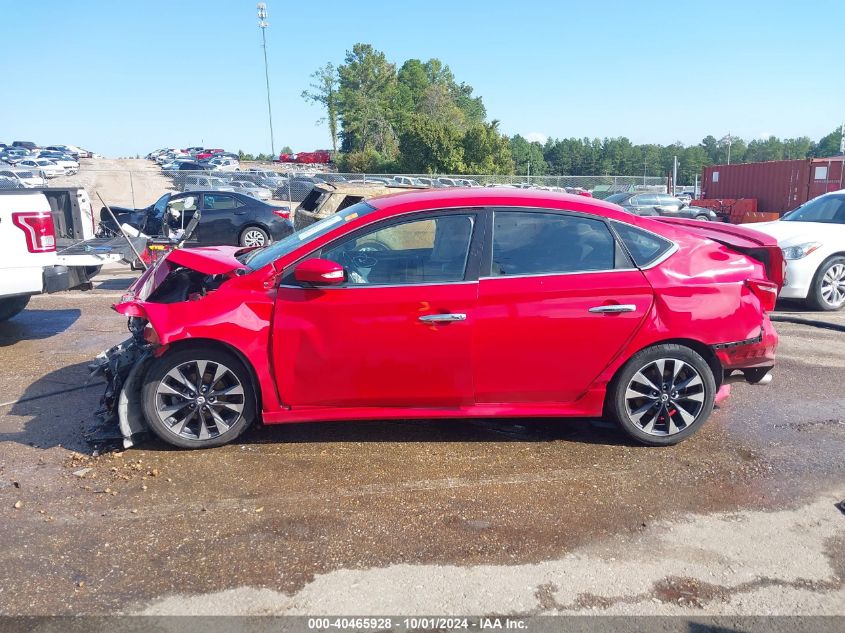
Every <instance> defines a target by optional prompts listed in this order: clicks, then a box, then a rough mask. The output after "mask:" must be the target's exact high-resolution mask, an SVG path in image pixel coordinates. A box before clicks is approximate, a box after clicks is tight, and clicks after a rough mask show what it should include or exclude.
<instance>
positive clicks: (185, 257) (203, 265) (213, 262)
mask: <svg viewBox="0 0 845 633" xmlns="http://www.w3.org/2000/svg"><path fill="white" fill-rule="evenodd" d="M249 250H252V249H249V248H243V247H241V246H205V247H199V248H180V249H176V250H175V251H171V252H170V253H169V254H168V255H167V257H166V258H165V260H166V261H169V262H170V263H171V264H175V265H177V266H184V267H185V268H190V269H191V270H196V271H197V272H199V273H203V274H206V275H223V274H225V273H228V272H232V271H233V270H239V269H244V270H249V269H248V268H247V267H246V266H245V265H244V264H242V263H241V262H239V261H238V259H237V257H236V256H237V255H239V254H241V253H246V252H247V251H249Z"/></svg>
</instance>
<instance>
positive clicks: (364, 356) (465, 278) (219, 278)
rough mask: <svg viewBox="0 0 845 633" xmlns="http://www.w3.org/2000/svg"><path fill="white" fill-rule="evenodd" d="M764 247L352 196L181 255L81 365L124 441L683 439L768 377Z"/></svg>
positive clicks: (778, 272)
mask: <svg viewBox="0 0 845 633" xmlns="http://www.w3.org/2000/svg"><path fill="white" fill-rule="evenodd" d="M783 269H784V266H783V259H782V255H781V251H780V249H779V248H778V246H777V244H776V243H775V241H774V240H773V239H772V238H770V237H768V236H765V235H763V234H760V233H757V232H755V231H753V230H750V229H746V228H743V227H737V226H733V225H724V224H714V223H702V222H696V221H691V220H683V219H671V218H643V217H638V216H633V215H631V214H629V213H626V212H624V211H623V210H622V209H620V208H619V207H618V206H616V205H613V204H609V203H606V202H602V201H598V200H593V199H589V198H585V197H583V196H574V195H568V194H557V193H550V192H540V191H530V190H526V191H523V190H515V189H493V188H491V189H480V188H473V189H439V190H428V191H415V192H408V193H404V194H397V195H393V196H387V197H384V198H377V199H373V200H370V201H366V202H364V201H362V202H358V203H357V204H353V205H351V206H349V207H346V208H345V209H342V210H340V211H338V212H337V213H334V214H332V215H330V216H328V217H326V218H324V219H322V220H320V221H318V222H316V223H315V224H312V225H311V226H309V227H308V228H307V229H304V230H302V231H299V232H297V233H294V234H293V235H290V236H288V237H287V238H285V239H282V240H280V241H278V242H276V243H275V244H272V245H269V246H266V247H263V248H242V247H237V246H221V247H215V248H210V247H209V248H189V249H180V250H174V251H172V252H170V253H168V254H166V256H164V257H162V258H161V259H160V260H158V261H157V262H156V263H155V264H154V265H153V266H152V267H151V268H150V269H148V270H147V271H145V272H144V273H143V274H142V275H141V277H139V279H138V280H137V281H136V282H135V283H134V284H133V286H131V288H130V289H129V290H128V292H127V293H126V295H125V296H123V298H122V299H121V301H120V302H119V303H117V304H116V305H115V306H114V309H115V310H116V311H117V312H118V313H119V314H121V315H123V316H125V317H128V320H129V329H130V332H131V337H130V338H129V339H128V340H127V341H125V342H123V343H121V344H120V345H118V346H116V347H114V348H112V349H110V350H107V351H106V352H104V353H103V354H101V355H100V356H99V357H98V359H97V360H96V362H95V363H94V364H93V366H92V369H93V370H94V373H96V374H101V375H103V376H104V377H105V378H106V380H107V388H106V392H105V394H104V397H103V400H102V410H101V416H102V420H103V423H104V425H105V426H106V427H108V426H109V425H112V426H113V428H119V429H120V433H119V436H120V437H122V438H123V442H124V445H126V446H129V445H131V444H132V443H133V442H134V441H136V440H137V438H138V437H139V436H140V435H142V434H144V433H147V432H150V431H152V432H153V433H155V435H157V436H158V437H160V438H161V439H163V440H164V441H166V442H168V443H170V444H173V445H175V446H179V447H184V448H205V447H212V446H219V445H222V444H225V443H227V442H231V441H233V440H234V439H236V438H237V437H238V436H240V435H241V433H243V432H244V431H245V430H246V429H247V428H248V427H249V426H250V425H251V424H253V423H255V422H262V423H264V424H281V423H287V422H308V421H321V420H362V419H366V420H373V419H386V420H389V419H435V418H466V417H473V418H479V417H481V418H492V417H509V418H513V417H524V418H531V417H546V418H549V417H554V418H571V417H577V418H589V417H601V416H605V417H608V418H610V419H612V420H614V421H616V422H617V423H618V424H619V426H620V427H621V428H622V429H623V430H624V431H625V432H626V433H627V434H628V435H629V436H630V437H631V438H633V439H634V440H636V441H638V442H640V443H643V444H646V445H653V446H661V445H670V444H675V443H677V442H679V441H682V440H684V439H686V438H688V437H689V436H690V435H692V434H693V433H695V432H696V431H697V430H698V429H699V428H701V426H702V425H703V423H704V422H705V420H706V419H707V418H708V417H709V415H710V413H711V411H712V409H713V407H714V405H715V404H716V403H718V402H720V401H721V400H722V399H724V398H725V397H727V396H728V395H729V391H730V385H731V383H734V382H737V381H742V382H746V383H751V384H767V383H768V382H770V380H771V370H772V368H773V366H774V361H775V348H776V346H777V335H776V333H775V331H774V329H773V327H772V324H771V322H770V320H769V317H768V315H767V314H768V312H769V311H771V310H772V309H773V308H774V303H775V298H776V296H777V293H778V290H779V289H780V287H781V285H782V283H783Z"/></svg>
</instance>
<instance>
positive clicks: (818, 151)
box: [808, 128, 842, 158]
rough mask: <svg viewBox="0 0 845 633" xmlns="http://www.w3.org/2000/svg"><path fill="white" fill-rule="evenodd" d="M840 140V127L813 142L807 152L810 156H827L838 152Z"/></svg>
mask: <svg viewBox="0 0 845 633" xmlns="http://www.w3.org/2000/svg"><path fill="white" fill-rule="evenodd" d="M841 142H842V128H837V129H835V130H833V132H831V133H830V134H828V135H827V136H823V137H822V138H821V139H819V142H818V143H814V144H813V146H812V147H811V148H810V151H809V152H808V153H809V155H810V157H812V158H828V157H829V156H836V155H838V154H839V144H840V143H841Z"/></svg>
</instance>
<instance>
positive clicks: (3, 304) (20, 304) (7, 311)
mask: <svg viewBox="0 0 845 633" xmlns="http://www.w3.org/2000/svg"><path fill="white" fill-rule="evenodd" d="M28 303H29V295H21V296H18V297H4V298H3V299H0V321H8V320H9V319H11V318H12V317H14V316H17V315H18V314H20V313H21V312H23V310H24V308H26V305H27V304H28Z"/></svg>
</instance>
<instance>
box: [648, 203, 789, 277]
mask: <svg viewBox="0 0 845 633" xmlns="http://www.w3.org/2000/svg"><path fill="white" fill-rule="evenodd" d="M650 219H652V220H656V221H658V222H663V223H664V224H670V225H672V226H677V227H679V228H682V229H683V230H685V231H688V232H689V233H693V234H695V235H698V236H700V237H705V238H707V239H710V240H713V241H714V242H719V243H720V244H723V245H725V246H727V247H728V248H731V249H733V250H735V251H738V252H740V253H742V254H743V255H747V256H748V257H751V258H753V259H756V260H757V261H759V262H762V263H763V265H764V266H765V267H766V274H767V275H768V277H769V280H770V281H772V282H774V283H776V284H777V286H778V290H780V288H781V287H782V286H783V283H784V280H785V274H786V266H785V264H786V262H785V261H784V259H783V252H782V251H781V250H780V246H778V243H777V240H776V239H775V238H774V237H772V236H771V235H767V234H766V233H762V232H761V231H755V230H754V229H751V228H746V227H745V226H737V225H736V224H725V223H722V222H702V221H700V220H687V219H685V218H667V217H654V218H650Z"/></svg>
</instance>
